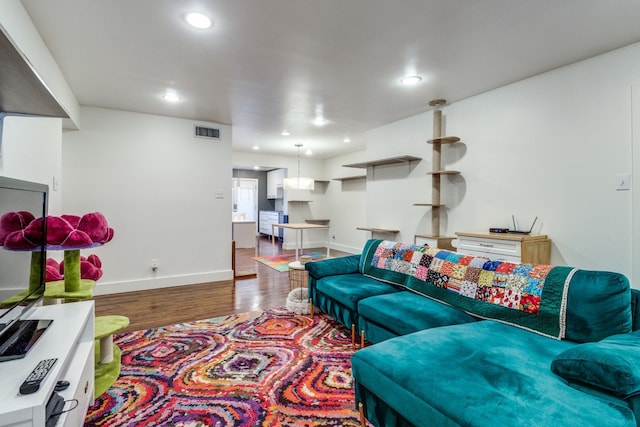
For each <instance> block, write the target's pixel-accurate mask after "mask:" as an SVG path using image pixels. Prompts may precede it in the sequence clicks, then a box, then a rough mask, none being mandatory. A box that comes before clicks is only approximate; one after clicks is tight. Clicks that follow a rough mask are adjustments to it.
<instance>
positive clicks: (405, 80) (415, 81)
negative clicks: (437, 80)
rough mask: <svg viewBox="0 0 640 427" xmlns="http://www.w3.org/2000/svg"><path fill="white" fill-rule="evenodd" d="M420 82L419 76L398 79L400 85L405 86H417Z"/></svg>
mask: <svg viewBox="0 0 640 427" xmlns="http://www.w3.org/2000/svg"><path fill="white" fill-rule="evenodd" d="M420 81H422V77H420V76H406V77H403V78H401V79H400V83H402V84H403V85H405V86H413V85H417V84H418V83H420Z"/></svg>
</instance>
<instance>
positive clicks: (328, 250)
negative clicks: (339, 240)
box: [325, 228, 331, 258]
mask: <svg viewBox="0 0 640 427" xmlns="http://www.w3.org/2000/svg"><path fill="white" fill-rule="evenodd" d="M325 242H326V244H327V258H330V255H331V248H330V246H331V243H330V242H329V229H328V228H327V239H326V240H325Z"/></svg>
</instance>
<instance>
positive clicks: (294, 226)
mask: <svg viewBox="0 0 640 427" xmlns="http://www.w3.org/2000/svg"><path fill="white" fill-rule="evenodd" d="M276 227H280V228H288V229H291V230H295V231H296V261H298V260H299V259H300V254H301V253H302V237H303V235H302V232H303V231H304V230H322V229H325V230H328V229H329V226H328V225H326V224H309V223H304V222H303V223H291V224H272V225H271V244H272V245H273V255H275V254H276V246H275V241H274V238H273V236H274V235H275V234H276V232H275V230H276ZM298 235H300V242H298ZM329 251H330V249H329V243H328V242H327V258H329Z"/></svg>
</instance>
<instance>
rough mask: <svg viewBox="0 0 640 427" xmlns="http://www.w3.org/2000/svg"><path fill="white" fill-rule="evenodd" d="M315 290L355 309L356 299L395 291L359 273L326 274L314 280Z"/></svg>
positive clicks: (393, 287) (396, 289) (392, 287)
mask: <svg viewBox="0 0 640 427" xmlns="http://www.w3.org/2000/svg"><path fill="white" fill-rule="evenodd" d="M316 290H317V291H318V292H321V293H323V294H325V295H326V296H328V297H330V298H331V299H333V300H335V301H337V302H339V303H340V304H342V305H343V306H345V307H347V308H348V309H350V310H353V311H356V309H357V306H358V301H360V300H361V299H363V298H367V297H370V296H374V295H381V294H387V293H390V292H397V291H398V288H396V287H395V286H393V285H390V284H387V283H383V282H380V281H378V280H375V279H371V278H369V277H365V276H363V275H362V274H360V273H354V274H343V275H340V276H326V277H323V278H322V279H320V280H318V281H317V282H316Z"/></svg>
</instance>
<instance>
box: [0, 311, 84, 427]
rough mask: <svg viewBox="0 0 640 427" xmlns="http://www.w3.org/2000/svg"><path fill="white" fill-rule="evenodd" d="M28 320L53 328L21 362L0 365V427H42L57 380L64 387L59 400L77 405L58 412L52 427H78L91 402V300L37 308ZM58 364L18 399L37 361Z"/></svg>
mask: <svg viewBox="0 0 640 427" xmlns="http://www.w3.org/2000/svg"><path fill="white" fill-rule="evenodd" d="M28 318H29V319H33V320H37V319H51V320H53V323H51V325H50V326H49V328H48V329H47V330H46V331H45V332H44V334H43V335H42V336H41V337H40V339H39V340H38V342H37V343H36V344H35V346H34V347H33V348H32V349H31V351H29V353H27V355H26V356H25V357H24V358H22V359H17V360H10V361H6V362H0V378H2V387H0V426H27V425H29V426H30V425H33V426H44V425H45V423H46V420H45V406H46V404H47V402H48V401H49V398H50V397H51V394H52V393H53V388H54V386H55V385H56V382H57V381H58V380H61V379H64V380H67V381H69V382H70V386H69V388H67V389H66V390H65V391H63V392H61V393H60V395H61V396H62V397H63V398H64V399H66V400H71V399H76V400H78V405H77V407H76V408H75V409H73V410H71V411H69V412H67V413H64V414H62V415H61V416H60V418H59V419H58V423H57V424H56V425H57V426H79V425H82V423H83V421H84V418H85V415H86V413H87V409H88V407H89V404H90V403H91V402H93V382H94V360H93V358H94V356H93V345H94V339H93V334H94V308H93V301H82V302H75V303H68V304H60V305H47V306H43V307H38V308H36V309H34V310H33V312H32V313H30V315H29V317H28ZM54 357H55V358H57V359H58V361H57V362H56V364H55V365H54V366H53V367H52V369H51V371H50V372H49V374H48V375H47V377H46V378H45V379H44V381H43V382H42V384H41V385H40V389H39V390H38V391H37V392H35V393H33V394H28V395H24V396H23V395H20V394H19V389H20V384H22V382H23V381H24V380H25V378H27V376H28V375H29V374H30V373H31V371H32V370H33V368H35V367H36V365H37V364H38V362H39V361H41V360H43V359H50V358H54Z"/></svg>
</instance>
